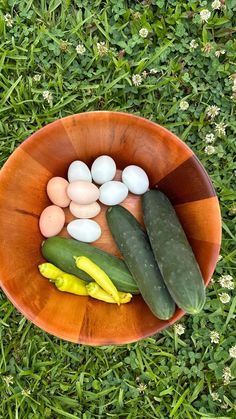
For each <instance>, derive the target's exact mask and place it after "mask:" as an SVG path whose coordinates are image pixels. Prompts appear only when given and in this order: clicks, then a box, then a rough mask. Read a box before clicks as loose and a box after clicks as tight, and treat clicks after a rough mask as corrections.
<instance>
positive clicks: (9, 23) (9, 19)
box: [4, 13, 13, 28]
mask: <svg viewBox="0 0 236 419" xmlns="http://www.w3.org/2000/svg"><path fill="white" fill-rule="evenodd" d="M4 20H5V22H6V25H7V26H8V27H9V28H12V26H13V18H12V17H11V15H10V14H9V13H7V14H6V15H5V16H4Z"/></svg>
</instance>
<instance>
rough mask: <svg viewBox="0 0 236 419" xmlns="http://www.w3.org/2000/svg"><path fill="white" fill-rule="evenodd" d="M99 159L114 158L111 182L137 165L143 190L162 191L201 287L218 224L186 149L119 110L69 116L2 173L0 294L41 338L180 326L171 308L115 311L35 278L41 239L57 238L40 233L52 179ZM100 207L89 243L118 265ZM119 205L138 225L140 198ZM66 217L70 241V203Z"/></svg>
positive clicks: (208, 188) (102, 340)
mask: <svg viewBox="0 0 236 419" xmlns="http://www.w3.org/2000/svg"><path fill="white" fill-rule="evenodd" d="M101 155H109V156H111V157H112V158H113V160H114V161H115V162H116V166H117V172H116V176H115V178H114V179H113V180H116V181H122V177H121V174H122V171H123V170H124V169H125V167H127V166H130V165H136V166H139V167H141V168H142V169H143V170H144V171H145V172H146V173H147V175H148V178H149V188H150V190H155V189H156V188H157V187H158V188H159V190H160V191H162V192H164V193H165V195H166V196H167V197H168V199H169V200H170V202H171V204H172V205H173V207H174V209H175V211H176V214H177V216H178V218H179V220H180V222H181V225H182V226H183V228H184V231H185V233H186V236H187V238H188V241H189V243H190V245H191V248H192V250H193V252H194V255H195V258H196V260H197V262H198V264H199V267H200V270H201V273H202V276H203V278H204V283H205V286H206V285H207V284H208V283H209V280H210V278H211V277H212V274H213V271H214V268H215V265H216V262H217V258H218V255H219V248H220V237H221V222H220V221H221V218H220V211H219V204H218V200H217V197H216V194H215V191H214V188H213V186H212V184H211V181H210V179H209V177H208V175H207V173H206V171H205V170H204V169H203V167H202V165H201V164H200V162H199V161H198V159H197V158H196V156H195V155H194V153H193V152H192V150H191V149H190V148H188V147H187V146H186V145H185V144H184V143H183V142H181V140H180V139H178V138H177V137H176V136H175V135H174V134H173V133H171V132H170V131H168V130H166V129H165V128H163V127H161V126H159V125H157V124H155V123H153V122H151V121H148V120H146V119H144V118H140V117H137V116H134V115H129V114H125V113H117V112H90V113H84V114H83V113H81V114H79V115H73V116H69V117H66V118H63V119H60V120H57V121H55V122H53V123H51V124H49V125H47V126H46V127H44V128H42V129H40V130H39V131H37V132H35V133H34V134H33V135H32V136H31V137H30V138H29V139H27V140H26V141H25V142H23V143H22V144H21V145H20V146H19V147H18V148H17V149H16V150H15V151H14V153H13V154H12V155H11V156H10V158H9V159H8V161H7V162H6V163H5V164H4V166H3V168H2V169H1V172H0V192H1V193H0V223H1V230H0V243H1V246H0V252H1V254H0V256H1V265H0V283H1V288H2V291H3V292H4V293H5V294H6V295H7V296H8V298H9V299H10V300H11V301H12V303H13V304H14V305H15V306H16V307H17V309H18V310H19V311H20V312H21V313H23V314H24V316H25V317H26V318H28V319H29V320H30V321H31V322H33V323H34V324H36V325H37V326H39V327H40V328H41V329H43V330H44V331H46V332H48V333H51V334H53V335H55V336H57V337H59V338H63V339H66V340H69V341H72V342H80V343H85V344H91V345H110V344H113V345H114V344H124V343H128V342H133V341H137V340H139V339H141V338H143V337H145V336H150V335H153V334H154V333H157V332H158V331H160V330H162V329H163V328H166V327H168V326H169V325H171V324H173V323H175V322H176V321H177V320H179V319H180V318H181V317H182V316H183V314H184V311H183V310H181V309H179V308H177V306H176V310H175V313H174V315H173V316H172V317H171V319H169V320H160V319H158V318H157V317H156V316H154V315H153V313H152V312H151V310H150V309H149V308H148V306H147V304H146V303H145V302H144V300H143V298H142V297H141V295H134V296H133V298H132V299H131V301H130V302H129V303H127V304H120V306H118V305H117V304H116V303H113V304H108V303H105V302H103V301H100V300H97V299H92V298H90V297H88V296H78V295H74V294H71V293H69V292H60V291H59V290H58V289H57V288H56V287H55V285H54V284H53V283H51V282H50V281H49V280H48V279H46V278H43V277H42V276H41V274H40V272H39V270H38V265H40V264H42V263H46V260H45V258H44V257H43V256H42V253H41V243H42V241H43V240H45V241H47V240H51V239H54V238H55V237H51V238H49V239H47V238H45V237H44V236H43V235H41V233H40V230H39V217H40V214H41V213H42V211H43V210H44V209H45V208H46V207H47V206H50V205H51V204H52V203H51V202H50V200H49V198H48V196H47V193H46V186H47V183H48V182H49V180H50V179H51V178H52V177H63V178H65V179H67V171H68V168H69V166H70V164H71V163H72V162H73V161H76V160H79V161H83V162H84V163H85V164H86V165H87V166H88V168H89V169H90V168H91V166H92V163H93V161H94V160H95V159H96V158H97V157H99V156H101ZM21 179H24V182H22V181H21ZM186 179H187V180H188V181H187V182H186ZM67 180H68V179H67ZM96 186H98V185H96ZM99 187H100V186H99ZM98 203H99V201H98ZM99 205H100V207H101V211H100V213H99V214H98V215H96V216H95V217H94V218H92V220H94V221H96V222H97V223H98V224H99V225H100V228H101V231H102V234H101V236H100V238H99V239H98V240H97V241H95V242H93V243H92V244H88V246H91V247H93V248H97V249H100V250H102V251H105V252H107V253H109V254H112V255H113V256H114V257H117V258H118V259H120V258H121V254H120V252H119V249H118V248H117V246H116V244H115V242H114V240H113V238H112V236H111V233H110V231H109V228H108V225H107V223H106V218H105V213H106V211H107V209H108V208H109V206H106V205H104V204H101V203H99ZM121 205H122V206H123V207H125V208H126V209H128V210H129V211H130V213H132V214H133V215H134V216H135V218H136V219H137V220H138V222H140V223H141V224H142V225H143V214H142V208H141V197H140V195H134V194H132V193H129V194H128V196H127V198H126V199H125V200H124V201H123V202H122V203H121ZM63 212H64V214H65V225H64V227H63V228H62V230H61V231H60V233H58V234H59V235H60V236H61V237H60V238H67V240H68V239H69V235H68V233H67V230H66V226H67V224H68V223H70V222H71V221H72V220H73V219H74V216H73V215H72V214H71V213H70V210H69V207H67V208H63ZM70 240H72V239H70ZM15 249H19V251H18V252H15ZM13 254H14V266H13V265H12V255H13ZM98 266H99V265H98ZM108 276H109V275H108ZM203 315H204V314H203Z"/></svg>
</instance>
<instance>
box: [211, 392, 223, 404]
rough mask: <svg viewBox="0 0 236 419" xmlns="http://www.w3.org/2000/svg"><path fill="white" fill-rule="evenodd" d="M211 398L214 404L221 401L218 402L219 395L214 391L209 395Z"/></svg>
mask: <svg viewBox="0 0 236 419" xmlns="http://www.w3.org/2000/svg"><path fill="white" fill-rule="evenodd" d="M211 397H212V400H214V402H217V401H219V402H220V401H221V400H220V397H219V394H218V393H217V392H216V391H213V392H212V393H211Z"/></svg>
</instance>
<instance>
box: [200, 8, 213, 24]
mask: <svg viewBox="0 0 236 419" xmlns="http://www.w3.org/2000/svg"><path fill="white" fill-rule="evenodd" d="M210 17H211V12H210V10H208V9H203V10H202V11H201V12H200V19H201V21H202V22H208V20H209V19H210Z"/></svg>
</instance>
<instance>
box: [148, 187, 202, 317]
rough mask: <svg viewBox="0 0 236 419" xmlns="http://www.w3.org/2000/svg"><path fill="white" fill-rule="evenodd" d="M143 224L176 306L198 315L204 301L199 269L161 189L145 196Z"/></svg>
mask: <svg viewBox="0 0 236 419" xmlns="http://www.w3.org/2000/svg"><path fill="white" fill-rule="evenodd" d="M142 207H143V213H144V223H145V226H146V229H147V233H148V236H149V240H150V243H151V246H152V250H153V253H154V256H155V258H156V261H157V263H158V266H159V268H160V271H161V273H162V275H163V278H164V281H165V284H166V286H167V288H168V290H169V292H170V294H171V295H172V297H173V299H174V300H175V302H176V304H177V305H178V306H179V307H180V308H182V309H183V310H184V311H186V312H187V313H190V314H196V313H198V312H199V311H201V309H202V308H203V305H204V302H205V287H204V281H203V278H202V274H201V271H200V268H199V266H198V264H197V261H196V259H195V256H194V253H193V251H192V248H191V246H190V244H189V242H188V240H187V237H186V235H185V232H184V230H183V227H182V225H181V223H180V221H179V219H178V217H177V215H176V212H175V210H174V208H173V206H172V204H171V203H170V201H169V199H168V198H167V197H166V196H165V195H164V194H163V193H162V192H160V191H158V190H150V191H148V192H146V193H145V194H144V195H143V197H142Z"/></svg>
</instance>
